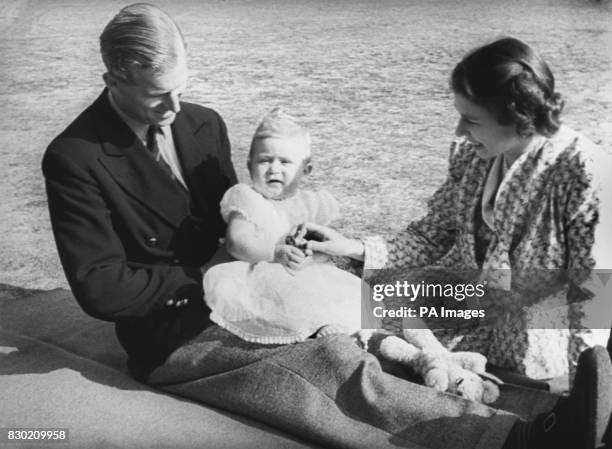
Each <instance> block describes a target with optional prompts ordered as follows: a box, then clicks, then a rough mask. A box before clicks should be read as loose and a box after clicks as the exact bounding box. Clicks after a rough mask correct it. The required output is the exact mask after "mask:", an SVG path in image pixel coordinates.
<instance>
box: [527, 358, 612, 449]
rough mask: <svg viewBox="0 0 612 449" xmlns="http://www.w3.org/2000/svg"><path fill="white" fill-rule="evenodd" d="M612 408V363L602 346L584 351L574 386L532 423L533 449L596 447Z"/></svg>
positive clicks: (581, 448)
mask: <svg viewBox="0 0 612 449" xmlns="http://www.w3.org/2000/svg"><path fill="white" fill-rule="evenodd" d="M611 411H612V366H611V364H610V356H609V355H608V352H607V351H606V349H605V348H603V347H602V346H595V347H593V348H589V349H587V350H586V351H584V352H583V353H582V354H580V358H579V359H578V367H577V369H576V378H575V380H574V387H573V388H572V391H571V393H570V395H569V397H565V398H561V399H560V400H559V402H558V403H557V405H556V406H555V407H554V408H553V409H552V411H550V412H549V413H545V414H542V415H539V416H538V417H537V418H536V419H535V421H534V423H533V425H532V432H533V433H532V438H531V439H530V440H531V441H530V442H529V447H530V448H533V449H540V448H541V449H595V448H596V447H598V446H599V445H600V444H601V440H602V437H603V435H604V432H605V430H606V427H607V425H608V420H609V418H610V412H611Z"/></svg>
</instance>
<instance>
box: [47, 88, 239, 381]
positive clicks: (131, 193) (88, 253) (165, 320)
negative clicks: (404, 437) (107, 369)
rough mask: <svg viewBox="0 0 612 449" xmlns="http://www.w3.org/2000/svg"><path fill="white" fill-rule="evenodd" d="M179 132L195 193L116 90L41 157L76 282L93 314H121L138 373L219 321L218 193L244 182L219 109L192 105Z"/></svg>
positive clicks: (62, 252)
mask: <svg viewBox="0 0 612 449" xmlns="http://www.w3.org/2000/svg"><path fill="white" fill-rule="evenodd" d="M172 133H173V137H174V142H175V144H176V149H177V153H178V157H179V160H180V162H181V166H182V169H183V174H184V178H185V182H186V184H187V185H188V187H189V194H188V193H187V192H186V191H185V190H184V189H183V188H182V187H181V186H180V185H179V184H178V183H177V182H176V181H175V180H173V179H172V178H171V177H170V176H169V175H168V174H167V173H166V172H165V171H164V170H163V168H162V167H161V166H160V165H159V164H158V163H157V162H156V161H155V160H154V159H153V157H152V156H151V155H150V154H149V153H148V152H147V150H146V148H145V147H144V145H143V144H142V142H141V141H140V139H138V138H137V137H136V135H135V134H134V133H133V132H132V131H131V129H130V128H129V127H128V126H127V125H126V124H125V123H124V122H123V121H122V120H121V119H120V118H119V116H118V115H117V113H116V112H115V111H114V110H113V108H112V107H111V105H110V103H109V100H108V92H107V91H106V90H105V91H104V92H103V93H102V94H101V95H100V97H99V98H98V99H97V100H96V101H95V102H94V103H93V104H92V105H91V106H90V107H88V108H87V109H86V110H85V111H84V112H83V113H82V114H81V115H80V116H79V117H77V119H76V120H75V121H74V122H73V123H72V124H70V126H68V128H67V129H66V130H65V131H64V132H62V133H61V134H60V135H59V136H58V137H56V138H55V139H54V140H53V142H51V144H50V145H49V147H48V149H47V151H46V153H45V156H44V158H43V163H42V167H43V173H44V175H45V178H46V187H47V196H48V201H49V210H50V215H51V224H52V227H53V233H54V235H55V240H56V243H57V248H58V251H59V256H60V259H61V262H62V265H63V267H64V271H65V273H66V277H67V278H68V282H69V284H70V286H71V289H72V291H73V293H74V295H75V297H76V299H77V301H78V302H79V304H80V305H81V307H82V308H83V309H84V310H85V312H87V313H89V314H90V315H92V316H94V317H97V318H101V319H104V320H109V321H113V322H115V323H116V331H117V336H118V338H119V341H120V342H121V344H122V345H123V347H124V348H125V349H126V351H127V353H128V356H129V358H128V365H129V367H130V369H131V370H132V373H133V374H134V375H135V376H137V377H142V376H144V375H146V373H147V372H149V371H150V370H152V369H153V368H155V367H156V366H158V365H160V364H161V363H163V362H164V360H165V359H166V358H167V356H168V355H169V353H170V352H171V351H173V350H174V349H176V348H177V347H178V346H180V345H181V344H182V343H184V342H185V341H186V340H188V339H189V338H191V337H193V336H195V335H196V334H197V333H199V332H201V331H202V330H203V329H204V328H205V327H206V326H208V325H210V321H209V318H208V314H209V310H208V308H207V307H206V305H205V304H204V302H203V293H202V275H201V273H200V267H201V266H202V265H203V264H204V263H205V262H206V261H208V260H209V259H210V257H211V256H212V254H213V253H214V252H215V250H216V249H217V246H218V240H219V238H220V237H222V236H223V235H224V232H225V224H224V222H223V220H222V219H221V216H220V212H219V202H220V201H221V198H222V196H223V194H224V193H225V191H226V190H227V189H228V188H229V187H230V186H231V185H233V184H234V183H235V182H236V174H235V172H234V168H233V166H232V163H231V159H230V146H229V141H228V138H227V132H226V128H225V124H224V123H223V120H222V119H221V117H220V116H219V115H218V114H217V113H216V112H214V111H213V110H211V109H207V108H204V107H201V106H196V105H193V104H189V103H181V111H180V112H179V113H178V114H177V116H176V120H175V122H174V123H173V124H172ZM185 300H187V301H185ZM177 304H178V306H177Z"/></svg>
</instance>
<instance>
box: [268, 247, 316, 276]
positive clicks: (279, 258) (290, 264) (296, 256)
mask: <svg viewBox="0 0 612 449" xmlns="http://www.w3.org/2000/svg"><path fill="white" fill-rule="evenodd" d="M311 260H312V251H311V250H309V249H306V250H304V251H302V250H301V249H299V248H296V247H295V246H292V245H285V244H278V245H276V246H275V247H274V262H276V263H280V264H281V265H282V266H284V267H285V269H286V270H287V271H288V272H289V273H290V274H295V272H296V271H299V270H301V269H302V268H304V267H305V266H306V265H308V264H309V263H310V262H311Z"/></svg>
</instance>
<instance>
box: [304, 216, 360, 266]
mask: <svg viewBox="0 0 612 449" xmlns="http://www.w3.org/2000/svg"><path fill="white" fill-rule="evenodd" d="M306 229H307V232H308V236H309V237H310V236H312V237H311V240H309V241H308V249H309V250H312V251H318V252H321V253H325V254H329V255H330V256H340V257H350V258H352V259H356V260H363V253H364V250H365V249H364V247H363V243H362V242H361V241H360V240H356V239H348V238H346V237H344V236H343V235H342V234H340V233H339V232H337V231H334V230H333V229H331V228H328V227H327V226H322V225H318V224H314V223H306Z"/></svg>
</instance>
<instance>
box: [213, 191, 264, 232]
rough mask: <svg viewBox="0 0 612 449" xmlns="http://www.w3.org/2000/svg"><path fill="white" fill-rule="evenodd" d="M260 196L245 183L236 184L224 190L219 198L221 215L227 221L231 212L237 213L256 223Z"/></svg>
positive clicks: (259, 212)
mask: <svg viewBox="0 0 612 449" xmlns="http://www.w3.org/2000/svg"><path fill="white" fill-rule="evenodd" d="M258 204H260V205H261V196H260V195H259V194H258V193H257V192H255V191H254V190H253V189H252V188H251V187H249V186H247V185H246V184H236V185H235V186H233V187H231V188H230V189H228V190H227V192H225V195H223V198H222V199H221V216H222V217H223V220H225V222H226V223H227V222H229V218H230V215H232V213H238V214H239V215H240V216H241V217H242V218H244V219H245V220H247V221H250V222H251V223H254V224H257V223H258V222H259V221H258V215H259V214H261V207H258V206H257V205H258Z"/></svg>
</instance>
